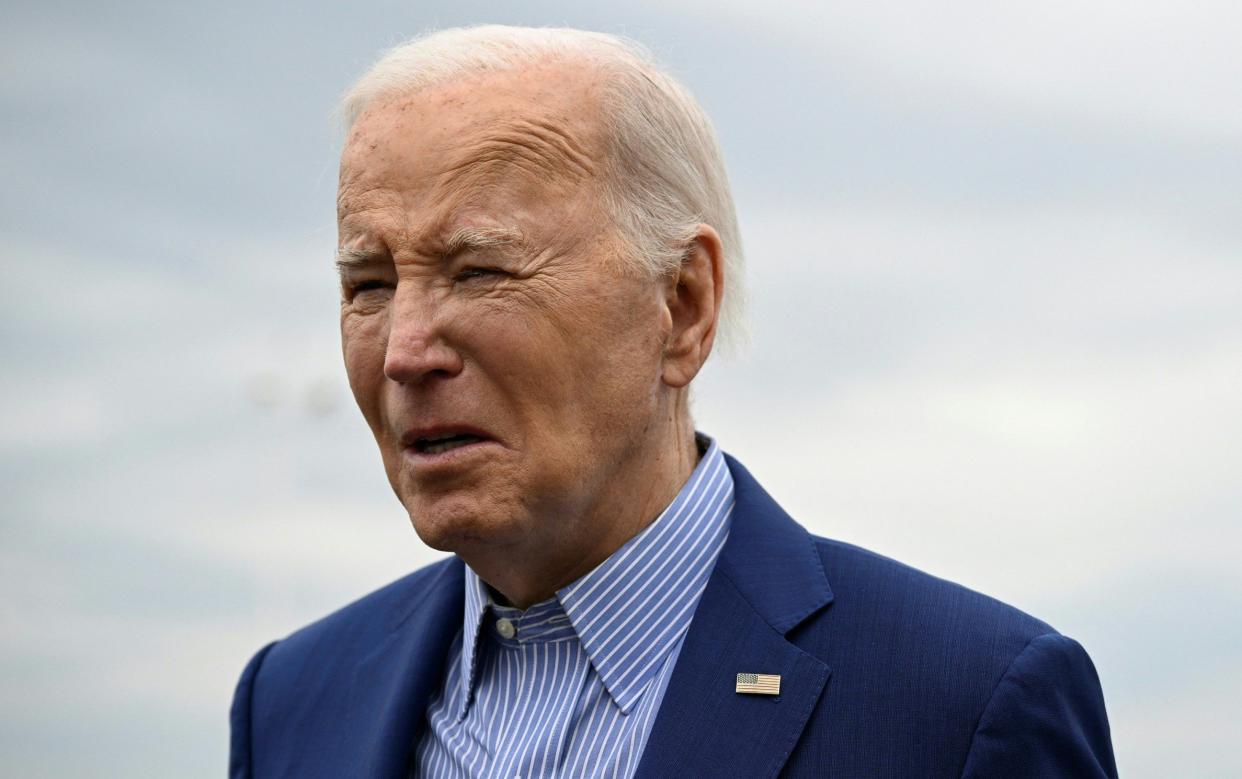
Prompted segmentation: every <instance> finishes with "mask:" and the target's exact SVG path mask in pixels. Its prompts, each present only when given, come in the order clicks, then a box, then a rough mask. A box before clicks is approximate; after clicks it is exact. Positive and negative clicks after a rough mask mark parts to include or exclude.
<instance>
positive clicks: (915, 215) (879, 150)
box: [0, 0, 1242, 777]
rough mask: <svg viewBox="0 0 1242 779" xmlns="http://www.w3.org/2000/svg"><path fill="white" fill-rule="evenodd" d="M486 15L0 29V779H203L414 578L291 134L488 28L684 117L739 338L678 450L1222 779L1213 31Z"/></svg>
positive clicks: (1123, 732) (1240, 78) (882, 5)
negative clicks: (729, 282) (736, 264)
mask: <svg viewBox="0 0 1242 779" xmlns="http://www.w3.org/2000/svg"><path fill="white" fill-rule="evenodd" d="M493 6H494V7H493ZM499 7H502V6H501V4H500V3H494V4H482V3H476V2H452V3H448V2H417V3H416V2H402V3H396V2H354V3H349V4H345V3H339V4H314V3H292V2H289V3H270V2H269V3H245V4H242V3H195V4H178V3H154V2H151V3H123V2H113V3H76V4H67V3H57V2H46V1H45V2H39V3H33V2H25V3H21V4H15V3H14V2H13V1H12V0H6V1H5V2H3V4H0V63H2V66H0V120H2V121H0V172H2V173H3V177H4V180H5V182H6V186H4V187H3V188H0V231H2V234H3V241H2V242H0V262H3V271H4V273H3V278H4V280H5V283H4V284H2V285H0V358H2V359H3V364H4V366H5V368H4V371H3V374H2V378H0V491H2V493H3V495H4V499H3V503H2V504H0V505H2V506H3V508H2V509H0V511H2V513H0V586H3V588H4V590H5V592H6V597H5V598H4V599H3V601H2V604H3V605H0V620H2V622H0V630H2V633H0V772H2V773H4V774H5V775H12V776H23V777H41V776H48V777H52V776H57V777H59V776H68V775H84V776H107V777H113V776H115V777H132V776H178V777H197V776H203V777H209V776H219V775H221V774H222V773H223V772H224V768H225V760H226V754H227V708H228V705H229V701H230V698H231V695H232V688H233V684H234V682H235V680H236V677H237V675H238V674H239V673H240V671H241V668H242V666H243V665H244V664H245V662H246V660H247V659H248V658H249V656H250V655H251V654H252V653H253V652H254V651H255V650H257V649H258V648H259V647H260V646H262V645H263V644H264V643H266V642H267V641H269V640H271V639H273V638H277V637H280V636H283V635H285V634H287V633H288V632H290V631H292V630H294V629H296V628H297V627H299V626H301V625H303V624H305V623H306V622H308V621H310V620H312V619H315V618H317V617H319V616H321V615H323V614H326V613H327V612H329V611H331V610H333V609H334V608H336V607H338V606H340V605H342V604H344V603H345V602H347V601H349V600H351V599H353V598H355V597H357V596H359V595H361V594H364V593H366V592H368V591H370V590H371V589H374V588H375V587H378V586H380V585H382V584H384V583H386V582H388V581H390V580H392V579H394V578H397V577H398V576H400V575H402V574H403V573H405V572H407V571H409V570H411V569H412V568H414V567H416V566H419V565H421V564H423V563H425V562H428V561H430V560H433V559H435V558H436V557H438V556H439V553H436V552H434V551H432V550H429V549H427V548H425V547H423V546H422V545H421V544H420V543H419V542H418V540H417V538H416V536H415V535H414V533H413V531H412V530H411V529H410V527H409V522H408V519H407V518H406V516H405V514H404V512H403V510H402V509H401V507H400V505H399V504H398V503H397V501H396V500H395V498H393V497H392V496H391V493H390V492H389V489H388V486H387V483H386V481H385V479H384V477H383V473H382V469H381V466H380V462H379V457H378V454H377V452H376V451H375V447H374V443H373V442H372V440H371V439H370V435H369V433H368V431H367V430H366V428H365V426H364V424H363V422H362V420H361V417H360V415H359V414H358V413H357V411H356V409H355V408H354V407H353V405H352V400H351V398H350V397H349V392H348V387H347V386H346V384H345V381H344V376H343V371H342V368H341V361H340V357H339V351H338V349H339V347H338V343H337V329H336V309H337V292H336V287H335V278H334V275H333V269H332V252H333V249H334V248H335V227H334V224H333V200H334V196H335V192H334V188H335V179H336V156H337V153H338V151H339V144H340V138H341V134H340V131H339V128H338V126H337V124H336V122H335V119H334V115H333V111H334V103H335V99H336V98H337V96H338V95H340V94H341V92H343V90H344V89H345V88H346V87H347V86H348V84H349V83H350V82H351V80H352V79H353V78H355V77H356V76H357V75H358V74H359V73H361V71H362V70H363V69H365V67H366V66H367V65H368V64H369V63H370V62H371V61H373V59H374V58H375V57H376V56H377V54H378V53H379V52H380V51H381V50H382V49H384V48H386V47H387V46H390V45H393V44H395V43H398V42H400V41H401V40H403V39H405V38H406V37H408V36H410V35H413V34H415V33H417V32H419V31H422V30H426V29H429V28H433V27H442V26H449V25H455V24H462V23H474V22H484V21H497V22H508V23H524V24H538V25H544V24H569V25H574V26H582V27H587V28H591V29H599V30H605V31H609V32H617V33H622V34H627V35H630V36H632V37H635V38H637V39H639V40H641V41H643V42H644V43H646V44H647V45H649V46H650V47H651V48H653V49H654V50H655V52H656V53H657V55H658V56H659V57H660V58H661V59H662V60H663V61H664V62H665V63H666V64H667V65H668V66H669V67H670V68H671V69H672V70H673V72H674V73H676V74H678V75H679V76H680V77H682V78H683V79H684V80H685V81H686V82H687V83H688V84H689V85H690V87H691V88H692V89H693V90H694V91H695V92H696V94H698V95H699V97H700V99H701V100H702V101H703V103H704V105H705V106H706V107H707V109H708V112H709V113H710V114H711V115H712V116H713V117H714V119H715V121H716V124H717V128H718V131H719V133H720V136H721V139H722V143H723V146H724V148H725V152H726V157H727V160H728V164H729V168H730V172H731V175H732V178H733V183H734V188H735V196H736V199H737V203H738V208H739V213H740V216H741V221H742V227H743V232H744V237H745V243H746V250H747V257H748V265H749V267H748V285H749V293H750V308H749V329H750V347H749V349H748V350H747V351H745V352H744V353H743V354H742V355H741V356H739V357H737V358H734V359H732V360H727V361H717V363H716V364H714V365H711V366H709V369H708V370H707V371H706V373H705V375H704V376H702V377H701V378H700V380H699V382H698V383H697V384H698V389H697V403H696V417H697V422H698V424H699V426H700V428H701V429H703V430H704V431H706V432H708V433H710V434H712V435H714V436H716V437H717V438H718V439H719V440H720V442H721V444H722V445H723V446H724V448H725V449H726V450H728V451H730V452H731V453H733V454H735V455H736V456H738V457H739V458H740V459H741V460H743V461H744V462H745V463H746V464H747V465H748V466H749V467H750V468H751V470H752V471H754V472H755V473H756V475H757V476H758V477H759V478H760V479H761V480H762V481H763V482H764V483H765V485H766V486H767V487H768V488H769V490H770V491H771V492H772V493H773V494H774V495H775V496H776V497H777V498H778V500H780V501H781V502H782V503H783V504H784V505H785V506H786V508H787V509H789V510H790V512H791V513H792V514H793V515H794V516H795V517H796V518H798V519H799V520H800V521H801V522H803V523H804V524H805V525H806V526H808V527H809V528H810V529H812V530H813V531H814V532H816V533H819V534H822V535H827V536H831V537H834V538H839V539H842V540H846V541H850V542H853V543H857V544H861V545H863V546H867V547H870V548H873V549H875V550H877V551H879V552H881V553H884V554H887V555H889V556H892V557H896V558H898V559H901V560H903V561H905V562H908V563H911V564H913V565H915V566H917V567H920V568H923V569H925V570H927V571H929V572H931V573H934V574H937V575H939V576H943V577H946V578H949V579H953V580H955V581H959V582H962V583H964V584H966V585H968V586H971V587H974V588H976V589H980V590H983V591H985V592H988V593H990V594H993V595H996V596H997V597H1000V598H1002V599H1004V600H1006V601H1008V602H1010V603H1013V604H1014V605H1016V606H1018V607H1020V608H1022V609H1024V610H1027V611H1030V612H1032V613H1034V614H1036V615H1038V616H1039V617H1041V618H1043V619H1045V620H1047V621H1049V622H1051V623H1052V624H1053V625H1054V626H1056V627H1057V628H1058V629H1060V630H1061V631H1062V632H1065V633H1067V634H1069V635H1072V636H1074V637H1075V638H1077V639H1078V640H1080V641H1081V642H1082V643H1083V644H1084V645H1085V646H1086V647H1087V649H1088V651H1089V652H1090V653H1091V654H1092V656H1093V658H1094V659H1095V662H1096V665H1097V667H1098V669H1099V672H1100V677H1101V680H1102V683H1103V686H1104V691H1105V697H1106V700H1107V704H1108V708H1109V713H1110V715H1111V719H1112V725H1113V736H1114V743H1115V746H1116V750H1117V757H1118V764H1119V766H1120V768H1121V771H1122V773H1123V774H1124V775H1126V776H1132V777H1165V776H1174V775H1177V776H1198V777H1217V776H1219V777H1225V776H1238V775H1242V753H1240V752H1239V751H1238V750H1237V748H1236V747H1237V741H1236V729H1237V721H1238V718H1239V715H1240V714H1242V711H1240V710H1239V709H1240V707H1239V704H1238V701H1239V700H1242V620H1240V617H1239V615H1242V571H1240V570H1239V565H1238V562H1239V550H1242V527H1240V526H1239V513H1240V509H1242V479H1239V474H1240V471H1242V57H1240V56H1239V55H1238V54H1237V36H1238V31H1239V30H1240V29H1242V11H1240V10H1239V6H1237V4H1235V3H1226V2H1197V3H1194V4H1186V3H1180V2H1177V3H1175V2H1172V0H1156V1H1151V0H1143V2H1139V3H1134V2H1120V1H1119V0H1118V1H1117V2H1103V1H1100V0H1097V1H1094V2H1074V3H1065V2H1048V1H1047V0H1044V1H1043V2H1038V3H1034V2H1029V3H1028V2H1007V3H995V2H983V0H957V1H946V2H941V3H936V4H915V3H899V2H869V3H865V4H864V3H855V4H848V5H846V4H841V3H831V2H829V3H825V2H811V1H810V0H808V1H807V2H785V3H779V4H778V3H754V2H740V1H735V0H712V2H706V0H703V1H700V0H661V2H658V3H656V2H649V3H642V2H639V3H631V4H628V8H626V9H625V10H624V11H621V10H618V9H620V8H622V5H621V4H616V3H593V2H582V1H581V0H580V1H579V2H572V3H571V2H562V3H551V2H529V1H528V2H524V3H522V4H520V10H504V11H498V10H496V8H499ZM503 7H504V8H517V7H519V4H505V5H504V6H503Z"/></svg>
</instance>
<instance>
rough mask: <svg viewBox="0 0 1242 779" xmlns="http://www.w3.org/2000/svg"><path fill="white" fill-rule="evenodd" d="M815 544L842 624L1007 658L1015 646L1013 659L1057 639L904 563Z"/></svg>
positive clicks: (830, 543) (1013, 611)
mask: <svg viewBox="0 0 1242 779" xmlns="http://www.w3.org/2000/svg"><path fill="white" fill-rule="evenodd" d="M814 541H815V546H816V549H817V550H818V551H819V555H820V559H821V560H822V562H823V565H824V570H825V572H826V573H827V575H828V581H829V583H830V585H831V587H832V590H833V593H834V596H835V600H834V603H833V605H832V611H835V612H837V618H842V617H843V616H844V617H847V618H851V619H853V618H858V619H867V620H869V621H870V622H871V623H872V624H874V625H875V626H877V627H879V626H881V625H886V626H888V627H901V628H903V629H904V630H905V631H915V632H916V633H917V634H918V635H920V637H921V638H923V639H924V640H926V639H929V638H934V637H937V636H939V637H941V638H942V639H943V640H950V639H952V638H955V637H956V639H957V640H965V639H971V642H970V644H971V646H975V647H979V648H982V649H987V648H989V647H992V648H995V649H996V650H998V651H1001V652H1002V653H1003V652H1004V650H1003V649H1002V646H1003V645H1008V644H1011V643H1013V642H1016V643H1017V644H1018V645H1017V646H1016V647H1014V648H1013V649H1012V654H1011V655H1010V657H1009V659H1012V657H1013V656H1016V655H1017V653H1018V652H1019V651H1021V650H1022V648H1023V647H1025V646H1026V644H1027V643H1028V642H1030V641H1031V640H1032V639H1034V638H1036V637H1037V636H1041V635H1044V634H1048V633H1052V634H1055V633H1056V630H1054V629H1053V628H1052V627H1051V626H1050V625H1048V623H1046V622H1044V621H1042V620H1040V619H1037V618H1035V617H1033V616H1031V615H1030V614H1027V613H1026V612H1024V611H1021V610H1020V609H1017V608H1015V607H1013V606H1010V605H1009V604H1007V603H1003V602H1002V601H999V600H997V599H995V598H992V597H990V596H987V595H984V594H982V593H979V592H976V591H974V590H971V589H969V588H967V587H963V586H962V585H960V584H956V583H954V582H951V581H948V580H946V579H941V578H939V577H937V576H933V575H931V574H928V573H925V572H923V571H920V570H918V569H917V568H913V567H911V566H909V565H906V564H905V563H901V562H898V561H897V560H893V559H891V558H889V557H885V556H883V555H880V554H877V553H875V552H872V551H870V550H867V549H863V548H861V547H858V546H854V545H853V544H847V543H844V542H842V541H835V540H832V539H828V538H819V537H815V538H814ZM984 638H987V639H988V640H986V641H981V639H984Z"/></svg>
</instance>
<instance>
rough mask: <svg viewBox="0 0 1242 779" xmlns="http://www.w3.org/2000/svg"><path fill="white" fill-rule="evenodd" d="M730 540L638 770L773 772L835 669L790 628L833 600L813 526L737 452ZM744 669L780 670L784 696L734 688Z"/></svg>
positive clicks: (648, 773)
mask: <svg viewBox="0 0 1242 779" xmlns="http://www.w3.org/2000/svg"><path fill="white" fill-rule="evenodd" d="M726 460H727V462H728V464H729V470H730V471H731V472H732V474H733V480H734V494H735V503H734V507H733V518H732V525H731V527H730V530H729V540H728V541H727V542H726V543H725V547H724V549H723V550H722V551H721V554H720V559H719V560H718V561H717V563H716V568H715V570H714V571H713V572H712V576H711V578H710V580H709V581H708V584H707V588H706V589H705V590H704V592H703V597H702V599H701V600H700V601H699V605H698V608H697V609H696V610H695V614H694V620H693V621H692V622H691V623H690V630H689V632H688V633H687V634H686V640H685V643H684V644H683V645H682V648H681V653H680V654H679V655H678V659H677V665H676V667H675V668H674V670H673V676H672V678H671V679H670V680H669V685H668V689H667V691H666V692H665V695H664V700H663V702H662V703H661V705H660V711H659V713H658V714H657V716H656V721H655V724H654V725H653V727H652V731H651V735H650V737H649V738H648V741H647V746H646V748H645V749H644V751H643V757H642V761H641V763H640V764H639V767H638V772H637V776H638V777H655V776H722V777H723V776H745V777H771V776H774V775H776V773H777V772H779V771H780V769H781V767H782V766H783V765H784V764H785V761H786V760H787V759H788V757H789V754H790V752H791V751H792V750H793V747H794V745H795V744H796V743H797V741H798V737H799V736H800V735H801V734H802V730H803V729H804V728H805V727H806V722H807V720H808V718H809V717H810V714H811V712H812V711H813V710H814V708H815V704H816V702H817V701H818V700H819V698H820V695H821V694H822V693H823V691H824V687H825V684H826V683H827V681H828V677H829V675H830V674H831V669H829V668H828V666H827V665H826V664H824V663H823V662H821V661H820V660H818V659H816V658H814V657H812V656H811V655H808V654H807V653H805V652H803V651H802V650H801V649H799V648H798V647H797V646H795V645H794V644H792V643H790V642H789V641H787V640H786V639H785V634H786V633H788V632H789V631H790V630H792V629H793V628H794V627H796V626H797V625H798V624H800V623H801V622H802V621H803V620H805V619H806V618H807V617H809V616H810V615H811V614H814V613H815V612H817V611H819V610H820V609H822V608H824V607H825V606H827V605H828V604H829V603H831V601H832V591H831V590H830V588H829V586H828V579H827V576H826V575H825V574H824V570H823V565H822V563H821V562H820V558H819V554H818V552H817V551H816V549H815V546H814V542H813V541H812V539H811V537H810V535H809V534H808V533H807V532H806V531H805V530H804V529H803V528H802V527H801V526H799V525H798V524H797V523H795V522H794V521H793V520H792V519H790V518H789V516H788V515H787V514H785V512H784V511H783V510H781V508H780V507H779V506H778V505H776V502H775V501H773V500H772V498H771V497H769V496H768V495H767V493H765V492H764V491H763V489H762V488H761V487H760V486H759V485H758V483H757V482H756V481H755V480H754V478H753V477H752V476H751V475H750V474H749V473H748V472H747V471H746V469H745V468H743V467H742V466H741V465H740V464H739V463H738V462H737V461H736V460H733V459H732V458H729V457H726ZM738 673H762V674H780V676H781V694H780V695H779V696H756V695H743V694H738V693H737V692H735V691H734V684H735V681H736V676H737V674H738Z"/></svg>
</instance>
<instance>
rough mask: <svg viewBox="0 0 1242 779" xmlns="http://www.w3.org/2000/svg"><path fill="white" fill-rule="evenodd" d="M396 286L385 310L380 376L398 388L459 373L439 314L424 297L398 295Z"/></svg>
mask: <svg viewBox="0 0 1242 779" xmlns="http://www.w3.org/2000/svg"><path fill="white" fill-rule="evenodd" d="M402 286H405V285H399V287H398V290H397V293H396V295H395V297H394V300H393V302H392V308H391V309H390V310H389V311H390V313H389V316H391V320H390V323H389V330H388V345H387V348H386V349H385V351H384V375H385V376H387V377H388V378H389V379H391V380H392V381H395V382H397V383H399V384H418V383H421V382H425V381H426V380H427V379H429V378H432V377H437V376H438V377H441V378H450V377H452V376H456V375H457V374H459V373H461V369H462V359H461V355H460V354H459V353H458V352H457V350H456V349H455V348H453V346H452V345H451V344H450V343H449V342H448V341H447V340H446V339H445V332H444V322H443V321H442V319H443V312H442V310H441V308H440V306H438V305H437V304H436V303H435V302H434V301H431V300H429V299H428V297H429V296H427V295H425V294H424V295H417V293H415V292H414V291H413V290H410V291H408V292H406V294H404V295H403V294H401V293H402V292H403V291H404V290H402V289H401V287H402Z"/></svg>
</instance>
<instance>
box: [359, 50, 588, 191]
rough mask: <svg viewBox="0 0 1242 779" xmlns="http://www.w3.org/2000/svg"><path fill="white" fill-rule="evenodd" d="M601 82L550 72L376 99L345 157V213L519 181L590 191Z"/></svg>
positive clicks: (577, 72)
mask: <svg viewBox="0 0 1242 779" xmlns="http://www.w3.org/2000/svg"><path fill="white" fill-rule="evenodd" d="M601 92H602V88H601V84H600V79H599V77H598V76H597V75H596V74H595V73H594V72H593V71H591V70H590V69H587V68H583V67H581V66H578V67H573V66H567V65H553V64H545V65H540V66H530V67H526V68H522V69H520V70H514V71H506V72H501V73H490V74H485V75H480V76H473V77H470V78H466V79H462V80H458V81H455V82H452V83H448V84H443V85H438V86H434V87H429V88H425V89H422V90H419V91H416V92H412V93H404V94H396V95H392V96H388V97H382V98H377V99H376V100H375V101H374V102H373V103H372V104H371V105H369V106H368V107H367V108H366V109H365V110H364V111H363V112H362V114H361V115H360V116H359V117H358V120H357V121H356V122H355V123H354V125H353V127H352V128H351V130H350V133H349V137H348V139H347V140H346V143H345V148H344V150H343V152H342V155H341V178H340V191H339V195H338V209H339V211H340V212H341V213H342V214H344V213H347V212H352V211H355V210H358V209H359V208H365V203H364V202H360V201H365V199H366V197H367V196H368V193H372V192H375V191H376V190H379V189H383V190H389V191H390V190H392V189H393V188H394V185H396V184H399V185H400V187H401V188H403V189H426V188H436V187H441V188H443V187H448V188H453V189H457V188H460V187H468V188H470V187H472V188H477V187H483V186H487V185H488V184H491V183H496V182H499V181H501V180H511V179H513V178H514V177H520V178H527V179H529V180H530V181H531V182H532V183H547V182H548V181H563V182H564V183H567V184H580V183H583V182H589V181H591V180H593V179H596V178H597V177H599V176H602V175H603V164H604V157H605V149H606V145H605V138H604V125H603V122H602V121H601V119H602V115H601V102H602V101H601Z"/></svg>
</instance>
